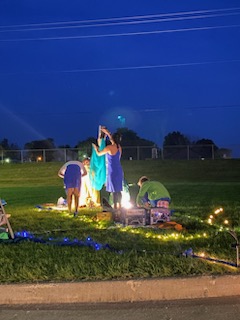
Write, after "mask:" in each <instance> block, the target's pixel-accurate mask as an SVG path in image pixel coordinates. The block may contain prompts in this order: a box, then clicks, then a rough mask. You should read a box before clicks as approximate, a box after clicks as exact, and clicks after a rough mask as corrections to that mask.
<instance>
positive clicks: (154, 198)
mask: <svg viewBox="0 0 240 320" xmlns="http://www.w3.org/2000/svg"><path fill="white" fill-rule="evenodd" d="M138 186H139V187H140V189H139V192H138V195H137V199H136V204H137V206H138V207H145V208H149V207H154V208H155V207H164V208H168V207H169V203H170V202H171V197H170V194H169V192H168V190H167V189H166V188H165V187H164V185H163V184H162V183H161V182H158V181H151V180H150V179H149V178H148V177H146V176H143V177H141V178H140V179H139V181H138Z"/></svg>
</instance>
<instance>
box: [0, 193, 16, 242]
mask: <svg viewBox="0 0 240 320" xmlns="http://www.w3.org/2000/svg"><path fill="white" fill-rule="evenodd" d="M8 218H9V215H8V214H6V212H5V209H4V206H3V204H2V200H1V199H0V226H2V225H7V228H8V232H9V233H10V236H11V238H12V239H14V233H13V230H12V227H11V225H10V222H9V220H8Z"/></svg>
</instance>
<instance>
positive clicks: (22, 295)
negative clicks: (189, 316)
mask: <svg viewBox="0 0 240 320" xmlns="http://www.w3.org/2000/svg"><path fill="white" fill-rule="evenodd" d="M0 289H1V292H2V294H1V296H0V305H6V304H11V305H19V304H58V303H106V302H139V301H166V300H181V299H200V298H217V297H230V296H238V295H240V275H234V276H232V275H228V276H203V277H189V278H167V279H151V280H128V281H97V282H73V283H50V284H49V283H47V284H43V283H41V284H17V285H11V284H10V285H8V284H6V285H5V284H4V285H0Z"/></svg>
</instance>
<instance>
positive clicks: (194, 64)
mask: <svg viewBox="0 0 240 320" xmlns="http://www.w3.org/2000/svg"><path fill="white" fill-rule="evenodd" d="M239 62H240V59H231V60H219V61H204V62H186V63H172V64H158V65H142V66H136V67H115V68H95V69H72V70H57V71H53V70H52V71H39V72H24V73H23V72H21V74H58V73H84V72H102V71H127V70H141V69H142V70H143V69H156V68H174V67H188V66H201V65H208V64H221V63H239ZM17 74H19V72H8V73H0V76H1V75H17Z"/></svg>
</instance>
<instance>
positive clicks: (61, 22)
mask: <svg viewBox="0 0 240 320" xmlns="http://www.w3.org/2000/svg"><path fill="white" fill-rule="evenodd" d="M236 10H240V7H234V8H222V9H212V10H195V11H182V12H181V11H179V12H173V13H162V14H151V15H137V16H126V17H116V18H103V19H92V20H70V21H60V22H46V23H35V24H23V25H5V26H0V28H15V27H33V26H48V25H59V24H69V23H71V24H79V23H96V22H108V21H124V20H129V19H131V20H135V19H146V18H147V19H149V18H159V17H169V16H170V17H172V16H179V15H193V14H202V13H212V12H223V11H236Z"/></svg>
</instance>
